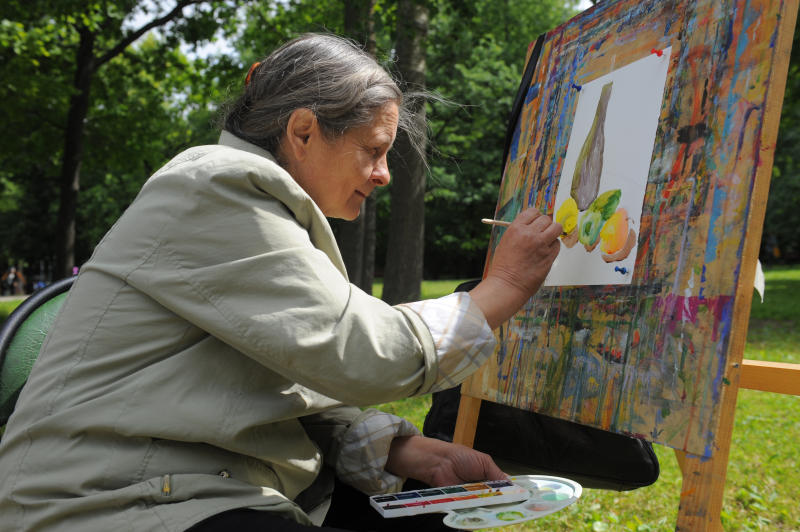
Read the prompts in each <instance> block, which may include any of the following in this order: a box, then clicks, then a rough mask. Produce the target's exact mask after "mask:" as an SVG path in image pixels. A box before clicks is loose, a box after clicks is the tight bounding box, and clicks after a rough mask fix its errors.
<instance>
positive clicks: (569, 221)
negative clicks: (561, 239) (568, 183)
mask: <svg viewBox="0 0 800 532" xmlns="http://www.w3.org/2000/svg"><path fill="white" fill-rule="evenodd" d="M556 222H558V223H560V224H561V227H562V228H563V229H564V234H567V235H568V234H570V233H571V232H572V231H573V230H574V229H575V227H577V225H578V204H577V203H576V202H575V200H574V199H572V198H567V200H566V201H565V202H564V203H562V204H561V207H559V208H558V211H556Z"/></svg>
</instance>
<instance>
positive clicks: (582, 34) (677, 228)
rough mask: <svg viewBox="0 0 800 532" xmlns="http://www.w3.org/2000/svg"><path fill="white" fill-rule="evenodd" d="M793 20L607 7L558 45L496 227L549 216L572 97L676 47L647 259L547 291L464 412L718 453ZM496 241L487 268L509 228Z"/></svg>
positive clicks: (517, 143)
mask: <svg viewBox="0 0 800 532" xmlns="http://www.w3.org/2000/svg"><path fill="white" fill-rule="evenodd" d="M784 4H785V2H780V1H777V2H772V1H768V0H753V1H750V2H744V1H740V0H729V1H713V2H712V1H698V2H688V1H655V0H644V1H629V0H620V1H617V2H603V3H600V4H599V5H598V6H595V7H594V8H592V9H590V10H588V11H586V12H584V13H582V14H581V15H579V16H578V17H576V18H574V19H572V20H570V21H568V22H566V23H565V24H563V25H562V26H560V27H558V28H556V29H554V30H553V31H551V32H548V34H547V35H546V36H545V38H544V41H543V44H542V46H541V51H540V54H539V56H538V57H535V58H534V59H536V61H537V63H536V70H535V71H534V74H533V78H532V80H531V82H530V84H529V85H528V87H523V90H524V91H525V97H524V105H523V107H522V110H521V112H520V115H519V120H518V123H517V125H516V131H515V133H514V135H513V140H512V145H511V146H510V149H509V156H508V158H507V161H506V167H505V171H504V175H503V180H502V183H501V187H500V194H499V199H498V205H497V210H496V213H495V218H498V219H504V220H512V219H513V218H514V216H515V215H516V214H517V213H518V212H520V211H521V210H522V209H523V208H525V207H527V206H535V207H537V208H539V209H540V210H542V211H543V212H545V213H548V214H553V215H555V214H556V210H557V207H558V205H557V198H559V189H560V188H561V187H562V186H563V185H562V184H561V181H562V180H564V181H566V180H565V175H566V173H565V167H566V166H567V160H566V159H567V154H568V153H569V152H570V148H571V146H570V144H571V140H570V139H571V138H572V132H573V129H575V128H579V127H581V126H580V124H576V116H578V112H577V110H578V103H579V100H580V97H581V93H582V90H583V89H581V91H578V90H576V88H575V87H576V86H580V87H584V86H588V87H591V84H592V82H593V81H596V80H599V79H601V78H602V77H603V76H608V75H612V73H615V72H620V69H623V68H624V67H626V66H628V65H634V64H635V63H636V62H637V61H642V60H644V59H645V58H648V57H649V56H650V55H651V54H655V56H656V57H658V54H657V53H656V52H659V51H661V52H662V53H663V51H664V50H666V49H669V51H670V52H669V55H668V58H667V62H668V65H667V71H666V79H665V83H664V90H663V97H662V100H661V102H660V107H659V113H658V119H657V125H656V126H655V129H654V133H655V134H654V139H653V142H652V146H647V145H646V144H647V142H646V141H645V140H642V141H641V142H640V143H638V144H637V149H638V150H644V151H650V153H651V156H650V162H649V166H648V171H647V175H646V183H645V186H644V194H643V200H642V206H641V217H640V219H639V220H635V222H636V226H635V227H636V229H637V236H636V248H635V253H631V255H632V256H635V259H633V264H632V267H631V268H630V270H629V272H630V273H629V278H630V280H629V282H626V283H620V282H619V281H617V282H611V283H608V282H605V281H602V280H601V282H605V284H592V283H591V282H583V283H575V282H574V280H570V281H569V282H563V283H561V282H559V283H556V284H550V285H548V286H545V287H543V288H542V289H541V290H540V291H539V292H538V293H537V295H536V296H535V297H534V298H532V299H531V300H530V301H529V302H528V303H527V304H526V305H525V307H524V308H523V309H522V310H521V311H520V312H519V313H518V314H517V315H516V316H515V317H514V318H512V319H511V320H509V322H507V323H506V324H504V325H503V326H502V327H501V329H500V330H499V332H498V340H499V347H498V349H497V351H496V353H495V356H494V357H493V358H492V360H490V362H489V363H487V364H486V365H485V366H484V367H483V368H482V369H481V370H480V371H479V372H478V373H476V374H475V375H474V376H473V377H471V378H470V379H469V380H468V381H467V382H465V384H464V385H463V387H462V392H463V393H464V394H465V395H466V396H468V397H471V398H479V399H482V400H491V401H495V402H499V403H503V404H508V405H511V406H515V407H518V408H523V409H529V410H535V411H538V412H542V413H544V414H547V415H552V416H555V417H560V418H563V419H568V420H572V421H576V422H579V423H583V424H586V425H591V426H595V427H599V428H602V429H605V430H611V431H615V432H620V433H625V434H630V435H633V436H636V437H641V438H645V439H648V440H651V441H654V442H658V443H662V444H665V445H669V446H671V447H674V448H675V449H680V450H683V451H687V452H689V453H691V454H695V455H701V456H709V455H710V454H711V450H712V448H713V445H714V441H715V436H716V431H717V429H718V426H719V418H720V410H721V408H720V405H721V398H722V397H723V396H724V391H725V387H727V386H729V385H730V382H728V379H727V377H726V375H727V374H728V373H727V369H728V363H729V359H730V357H731V338H732V324H733V315H734V301H735V300H737V298H738V299H739V300H743V299H745V298H742V297H738V296H741V293H740V292H741V290H742V288H741V284H740V282H739V281H740V278H739V276H740V274H741V271H742V270H743V269H745V270H748V271H750V270H752V268H751V267H750V265H749V264H745V265H744V266H743V264H742V261H743V249H744V247H745V246H744V242H745V240H746V238H745V237H746V235H747V234H748V232H754V233H755V234H756V235H757V236H758V237H760V224H761V221H762V219H763V210H761V211H760V215H761V217H762V218H760V219H759V218H756V219H751V217H750V214H751V206H752V205H751V193H752V190H753V189H754V186H755V185H756V178H757V176H761V179H764V178H766V179H767V180H768V177H769V172H768V171H767V172H765V171H763V169H762V168H761V166H762V164H771V155H772V152H771V150H773V149H774V140H775V139H774V135H772V138H771V140H770V139H769V138H767V137H765V136H764V135H763V134H762V128H763V127H764V124H765V118H766V117H767V114H766V109H767V107H768V106H767V105H766V103H767V102H768V101H770V99H772V100H775V99H776V98H782V90H783V88H782V87H778V88H777V89H775V90H779V91H780V92H781V94H780V95H776V94H773V93H772V92H771V91H772V90H773V87H771V86H770V79H771V75H772V71H771V69H772V67H773V64H774V62H775V61H774V59H775V56H776V53H777V51H776V49H775V46H774V43H775V41H776V38H777V35H778V30H779V27H780V22H781V17H780V14H781V13H782V12H784V11H785V6H784ZM665 55H666V54H665ZM529 60H530V58H529ZM784 68H785V63H784ZM784 76H785V73H784ZM652 85H653V83H652V80H642V86H643V87H649V86H652ZM645 90H650V89H645ZM609 105H610V104H609ZM583 127H585V125H584V126H583ZM576 135H577V136H579V134H577V133H576ZM576 138H577V137H576ZM765 140H766V141H768V142H767V143H766V144H765V142H764V141H765ZM648 148H649V150H648ZM572 149H573V150H574V149H575V147H572ZM640 155H641V154H640ZM767 170H768V169H767ZM562 194H563V190H562ZM632 217H633V218H635V215H634V216H632ZM753 226H757V227H756V228H755V229H757V230H755V231H754V230H753V229H754V227H753ZM492 231H493V235H492V239H491V243H490V249H489V253H488V256H487V267H488V266H489V265H490V264H491V261H492V251H493V249H494V247H495V246H496V245H497V242H498V241H499V239H500V238H501V237H502V232H503V231H504V229H503V228H501V227H495V228H493V230H492ZM750 247H752V246H750ZM756 249H757V246H756ZM616 273H618V274H620V275H623V274H621V273H620V272H616ZM748 301H749V300H748ZM739 356H741V353H739ZM734 397H735V394H734ZM457 430H458V429H457Z"/></svg>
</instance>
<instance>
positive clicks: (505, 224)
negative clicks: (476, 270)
mask: <svg viewBox="0 0 800 532" xmlns="http://www.w3.org/2000/svg"><path fill="white" fill-rule="evenodd" d="M481 222H483V223H485V224H488V225H500V226H502V227H508V226H509V225H511V222H504V221H503V220H492V219H491V218H481ZM561 236H567V233H561Z"/></svg>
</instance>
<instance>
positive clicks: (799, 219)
mask: <svg viewBox="0 0 800 532" xmlns="http://www.w3.org/2000/svg"><path fill="white" fill-rule="evenodd" d="M798 95H800V28H797V29H795V32H794V41H793V43H792V55H791V59H790V62H789V73H788V76H787V79H786V92H785V94H784V97H783V109H782V111H781V123H780V127H779V130H778V142H777V144H776V147H775V162H774V165H773V169H772V182H771V183H770V190H769V199H768V201H767V211H766V215H765V219H764V231H763V236H762V238H761V254H760V256H761V260H762V261H764V262H767V263H770V262H772V263H775V262H787V263H795V264H796V263H797V262H800V238H798V234H797V228H798V227H800V209H798V208H797V203H798V198H800V157H798V155H797V146H798V143H800V98H798Z"/></svg>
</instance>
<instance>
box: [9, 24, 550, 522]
mask: <svg viewBox="0 0 800 532" xmlns="http://www.w3.org/2000/svg"><path fill="white" fill-rule="evenodd" d="M409 123H410V121H409V120H408V118H407V115H406V112H405V111H404V109H403V95H402V94H401V92H400V91H399V89H398V88H397V86H396V84H395V83H394V82H393V81H392V79H391V77H390V76H389V75H388V74H387V73H386V72H385V71H384V70H383V69H382V68H381V67H380V66H379V65H378V64H377V63H375V61H373V60H372V59H371V58H370V57H369V56H368V55H366V54H365V53H363V52H362V51H361V50H359V49H358V48H357V47H355V46H353V45H352V44H350V43H349V42H347V41H345V40H342V39H339V38H336V37H333V36H329V35H306V36H302V37H300V38H298V39H296V40H294V41H291V42H289V43H287V44H285V45H284V46H282V47H281V48H279V49H278V50H277V51H275V52H274V53H272V54H271V55H270V56H269V57H267V58H266V59H265V60H263V61H261V62H260V63H259V64H258V65H257V66H256V67H255V68H254V69H252V70H251V73H250V74H249V75H248V82H247V84H246V86H245V88H244V93H243V94H242V95H241V97H240V98H239V99H238V101H236V102H235V103H234V104H233V105H232V107H231V108H230V109H229V112H228V114H227V118H226V120H225V129H224V131H223V132H222V134H221V136H220V140H219V144H217V145H214V146H200V147H195V148H192V149H189V150H186V151H185V152H183V153H181V154H180V155H178V156H177V157H175V158H174V159H172V160H171V161H170V162H168V163H167V164H166V165H165V166H164V167H163V168H161V169H160V170H159V171H158V172H156V174H155V175H153V176H152V177H151V178H150V179H149V180H148V181H147V183H146V184H145V185H144V187H143V188H142V190H141V192H140V194H139V195H138V197H137V198H136V200H135V201H134V202H133V203H132V204H131V206H130V207H129V208H128V210H127V211H126V212H125V213H124V214H123V215H122V217H121V218H120V219H119V221H118V222H117V223H116V224H115V225H114V227H112V228H111V230H110V231H109V232H108V234H107V235H106V236H105V237H104V238H103V240H102V241H101V242H100V243H99V244H98V246H97V248H96V249H95V251H94V254H93V255H92V257H91V259H90V260H89V261H88V262H87V263H86V264H85V265H84V266H83V268H82V269H81V273H80V275H79V276H78V278H77V280H76V282H75V284H74V285H73V288H72V290H71V291H70V294H69V297H68V299H67V300H66V302H65V303H64V306H63V308H62V311H61V313H60V314H59V316H58V318H57V320H56V322H55V324H54V325H53V328H52V330H51V332H50V334H49V336H48V338H47V340H46V341H45V344H44V346H43V347H42V351H41V354H40V356H39V358H38V360H37V362H36V365H35V367H34V368H33V371H32V373H31V376H30V379H29V381H28V383H27V385H26V387H25V389H24V390H23V392H22V394H21V397H20V399H19V402H18V406H17V410H16V412H15V413H14V415H13V417H12V418H11V420H10V422H9V424H8V427H7V430H6V433H5V435H4V437H3V441H2V447H1V448H0V478H2V479H3V481H2V488H0V498H1V500H0V522H1V523H2V524H3V528H4V529H8V530H32V529H36V530H39V529H64V530H80V531H83V532H85V531H91V530H97V531H104V532H105V531H110V530H170V531H173V530H174V531H179V530H186V529H189V528H192V527H194V528H193V530H212V529H215V527H218V528H219V529H229V530H230V529H235V530H256V529H258V530H267V529H268V530H303V529H305V528H306V527H311V526H313V525H314V524H320V523H323V518H324V516H325V514H326V511H327V508H328V507H329V504H330V501H331V500H333V505H334V506H336V504H337V492H336V491H334V486H350V487H353V488H356V489H357V490H359V491H360V492H362V493H367V494H375V493H382V492H389V491H392V490H398V489H400V488H401V487H402V484H403V481H404V480H406V479H418V480H420V481H422V482H425V483H426V484H428V485H447V484H455V483H460V482H467V481H472V480H480V479H486V478H489V479H498V478H503V473H502V472H501V471H500V470H499V469H498V468H497V466H496V465H495V464H494V463H493V462H492V460H491V458H489V457H488V456H486V455H484V454H481V453H478V452H475V451H473V450H471V449H468V448H466V447H463V446H458V445H454V444H451V443H446V442H442V441H439V440H434V439H429V438H425V437H422V436H421V435H420V434H419V432H418V431H417V430H416V429H415V428H414V427H413V426H412V425H411V424H410V423H408V422H407V421H405V420H402V419H400V418H397V417H394V416H391V415H388V414H384V413H381V412H378V411H375V410H372V409H366V410H362V409H360V408H357V407H358V406H366V405H370V404H376V403H381V402H387V401H392V400H395V399H400V398H404V397H410V396H414V395H420V394H425V393H429V392H432V391H435V390H441V389H445V388H449V387H452V386H454V385H455V384H457V383H459V382H461V381H462V380H463V379H464V378H466V377H467V376H468V375H469V374H470V373H472V372H473V371H474V370H475V369H476V368H477V367H478V366H479V365H480V364H482V363H483V361H484V360H486V358H487V357H488V356H490V354H491V353H492V350H493V347H494V337H493V334H492V329H493V328H494V327H497V326H498V325H499V324H500V323H502V322H503V321H504V320H506V319H508V318H509V317H510V316H511V315H513V313H514V312H515V311H516V310H517V309H518V308H519V307H520V306H521V305H522V304H523V303H524V302H525V301H526V300H528V298H530V296H531V295H533V293H534V292H535V291H536V290H537V289H538V287H539V286H540V284H541V282H542V281H543V279H544V277H545V275H546V274H547V272H548V270H549V268H550V265H551V264H552V261H553V260H554V258H555V256H556V254H557V253H558V249H559V247H558V246H559V245H558V241H557V237H558V235H559V234H560V232H561V227H560V226H559V225H558V224H554V223H552V221H551V220H550V219H549V218H547V217H545V216H542V215H540V214H539V213H538V212H536V211H535V210H533V209H529V210H526V211H524V212H522V213H521V214H520V215H519V216H518V217H517V219H516V220H514V222H513V224H512V225H511V226H510V227H509V228H508V229H507V231H506V233H505V235H504V236H503V239H502V241H501V243H500V246H499V247H498V249H497V252H496V254H495V259H494V261H493V263H492V267H491V269H490V270H489V271H488V272H487V275H486V278H485V279H484V280H483V282H481V283H480V284H479V285H478V286H477V287H476V288H475V289H473V290H472V291H471V292H470V293H459V294H453V295H450V296H447V297H444V298H442V299H439V300H433V301H424V302H418V303H411V304H405V305H398V306H390V305H387V304H386V303H384V302H382V301H380V300H379V299H375V298H373V297H371V296H370V295H368V294H365V293H364V292H362V291H360V290H359V289H358V288H357V287H355V286H353V285H352V284H350V283H348V281H347V274H346V272H345V268H344V266H343V264H342V260H341V258H340V255H339V252H338V251H337V246H336V242H335V241H334V238H333V235H332V233H331V229H330V227H329V225H328V222H327V220H326V216H329V217H339V218H345V219H353V218H355V217H356V216H357V215H358V213H359V209H360V207H361V204H362V202H363V201H364V198H366V197H367V196H368V195H369V194H370V193H371V192H372V191H373V190H374V189H375V187H378V186H384V185H387V184H388V183H389V169H388V167H387V162H386V155H387V152H388V151H389V150H390V149H391V147H392V143H393V142H394V140H395V135H396V132H397V129H398V126H399V127H400V128H407V127H409V126H408V124H409ZM412 133H413V132H412ZM345 405H347V406H345ZM337 489H338V488H337ZM333 513H335V512H332V514H333ZM376 515H377V513H376ZM328 524H330V523H326V525H328ZM335 524H339V526H342V525H341V524H340V523H335ZM354 526H356V525H354ZM379 528H382V527H379Z"/></svg>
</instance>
